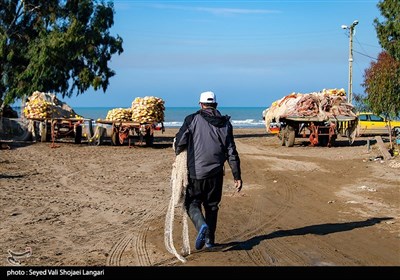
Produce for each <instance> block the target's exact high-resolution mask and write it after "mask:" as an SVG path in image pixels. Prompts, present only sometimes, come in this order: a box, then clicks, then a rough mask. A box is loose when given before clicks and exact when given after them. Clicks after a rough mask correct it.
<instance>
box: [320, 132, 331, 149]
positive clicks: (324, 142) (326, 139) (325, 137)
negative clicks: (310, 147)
mask: <svg viewBox="0 0 400 280" xmlns="http://www.w3.org/2000/svg"><path fill="white" fill-rule="evenodd" d="M318 143H319V145H320V146H322V147H326V146H328V144H329V135H319V136H318Z"/></svg>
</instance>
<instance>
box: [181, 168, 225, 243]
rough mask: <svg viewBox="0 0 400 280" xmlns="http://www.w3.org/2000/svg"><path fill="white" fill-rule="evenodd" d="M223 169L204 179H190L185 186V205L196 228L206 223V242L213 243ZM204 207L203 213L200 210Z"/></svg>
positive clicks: (198, 228)
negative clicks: (207, 229)
mask: <svg viewBox="0 0 400 280" xmlns="http://www.w3.org/2000/svg"><path fill="white" fill-rule="evenodd" d="M223 179H224V174H223V171H221V172H219V173H217V174H216V175H214V176H212V177H209V178H206V179H191V178H189V185H188V186H187V188H186V197H185V207H186V211H187V213H188V215H189V217H190V219H191V220H192V222H193V224H194V226H195V227H196V230H197V231H199V230H200V227H201V226H202V225H203V224H204V223H206V224H207V225H208V228H209V232H208V234H207V236H206V238H207V239H208V240H207V242H210V243H214V241H215V231H216V228H217V217H218V209H219V203H220V202H221V197H222V185H223ZM202 206H203V207H204V213H205V215H203V212H202Z"/></svg>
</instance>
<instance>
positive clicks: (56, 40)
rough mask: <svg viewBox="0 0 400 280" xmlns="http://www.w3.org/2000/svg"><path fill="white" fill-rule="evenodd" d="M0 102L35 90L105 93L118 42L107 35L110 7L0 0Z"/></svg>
mask: <svg viewBox="0 0 400 280" xmlns="http://www.w3.org/2000/svg"><path fill="white" fill-rule="evenodd" d="M0 7H1V8H0V72H1V80H0V103H1V100H4V102H3V105H2V106H4V105H7V104H12V103H13V102H15V101H17V100H19V99H20V100H23V99H24V98H25V97H26V96H29V95H31V94H32V93H33V92H34V91H42V92H52V93H58V94H61V95H62V96H63V97H65V96H68V97H71V96H72V95H73V94H74V93H76V95H79V94H82V93H84V92H85V91H86V90H87V89H88V88H90V87H93V88H94V89H95V90H98V89H102V90H103V91H104V92H105V91H106V89H107V87H108V85H109V79H110V78H111V77H112V76H114V75H115V73H114V71H113V70H112V69H110V68H109V67H108V63H109V61H110V60H111V57H112V55H113V54H115V53H118V54H121V53H122V52H123V48H122V41H123V40H122V38H121V37H119V36H116V37H113V36H111V35H110V31H109V29H110V28H111V27H112V25H113V24H114V6H113V4H112V3H111V2H110V3H105V2H104V1H96V0H48V1H42V0H24V1H15V0H0Z"/></svg>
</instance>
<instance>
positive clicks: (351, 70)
mask: <svg viewBox="0 0 400 280" xmlns="http://www.w3.org/2000/svg"><path fill="white" fill-rule="evenodd" d="M357 24H358V20H355V21H354V22H353V23H352V24H351V25H350V26H347V25H342V29H348V30H349V38H350V43H349V89H348V91H347V96H348V97H347V99H348V102H349V103H350V104H352V102H353V34H354V30H355V27H356V25H357Z"/></svg>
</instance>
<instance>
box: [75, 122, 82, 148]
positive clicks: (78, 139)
mask: <svg viewBox="0 0 400 280" xmlns="http://www.w3.org/2000/svg"><path fill="white" fill-rule="evenodd" d="M80 143H82V126H81V125H77V126H76V127H75V144H80Z"/></svg>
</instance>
